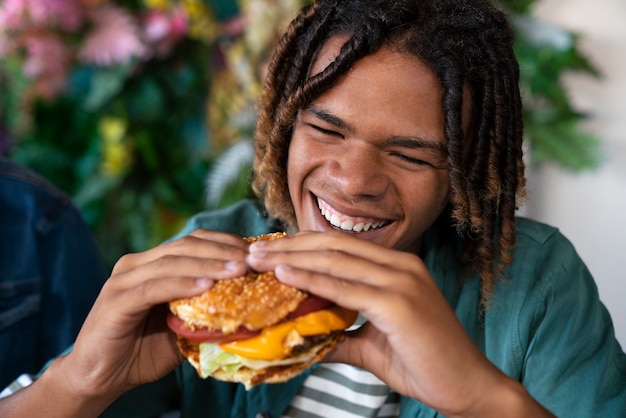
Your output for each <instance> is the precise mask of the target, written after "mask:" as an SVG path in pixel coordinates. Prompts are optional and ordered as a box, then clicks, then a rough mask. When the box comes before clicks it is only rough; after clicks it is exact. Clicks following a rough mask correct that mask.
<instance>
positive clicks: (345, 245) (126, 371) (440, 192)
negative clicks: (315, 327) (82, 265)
mask: <svg viewBox="0 0 626 418" xmlns="http://www.w3.org/2000/svg"><path fill="white" fill-rule="evenodd" d="M340 43H341V39H339V38H336V39H334V40H332V41H331V42H329V43H328V44H327V45H326V46H325V47H324V48H323V50H322V51H321V54H320V56H319V58H318V60H317V62H316V64H315V66H314V67H313V69H312V71H313V72H314V73H315V72H316V71H319V70H320V69H321V68H322V67H323V66H324V65H325V63H326V62H327V61H328V60H330V59H332V57H333V56H334V54H336V53H337V50H338V49H337V48H338V47H339V45H340ZM363 86H367V88H366V89H365V88H363ZM442 120H443V115H442V113H441V88H440V86H439V84H438V82H437V80H436V78H435V76H434V75H433V73H432V72H431V71H430V70H429V68H428V67H426V66H425V65H424V64H423V63H422V62H421V61H419V60H418V59H417V58H415V57H413V56H406V55H400V54H397V53H394V52H392V51H389V50H387V49H382V50H381V51H379V52H377V53H375V54H374V55H372V56H371V57H369V58H365V59H363V60H362V61H360V62H359V63H357V64H356V65H355V66H354V67H353V68H352V69H351V71H350V72H349V73H348V74H347V75H346V77H345V78H344V79H342V80H341V81H340V82H339V84H337V85H336V86H334V87H333V88H332V89H331V90H329V91H328V92H327V93H325V94H324V95H323V96H321V97H319V98H318V99H317V100H315V101H314V102H313V103H312V105H311V106H309V107H307V108H306V109H303V110H302V111H301V112H300V114H299V116H298V119H297V121H296V124H295V126H294V134H293V140H292V144H291V147H290V151H289V163H288V164H289V166H288V173H289V174H288V185H289V191H290V194H291V198H292V201H293V204H294V208H295V212H296V217H297V221H298V227H299V229H300V231H301V232H299V233H297V234H292V235H290V236H289V237H288V238H285V239H282V240H273V241H260V242H257V243H254V244H251V245H249V244H247V243H246V242H245V241H244V240H243V239H242V238H241V237H237V236H234V235H229V234H222V233H217V232H211V231H196V232H194V233H192V234H191V235H189V236H187V237H184V238H181V239H180V240H178V241H174V242H171V243H167V244H164V245H162V246H159V247H156V248H153V249H151V250H148V251H146V252H143V253H138V254H131V255H127V256H125V257H123V258H122V259H121V260H120V261H119V262H118V263H117V265H116V266H115V268H114V271H113V274H112V276H111V278H110V279H109V280H108V281H107V283H106V284H105V286H104V288H103V290H102V292H101V294H100V296H99V297H98V300H97V301H96V303H95V305H94V307H93V310H92V312H91V313H90V315H89V317H88V318H87V320H86V323H85V326H84V327H83V329H82V330H81V333H80V335H79V337H78V339H77V341H76V344H75V347H74V350H73V351H72V352H71V353H70V354H69V355H67V356H66V357H63V358H60V359H58V360H56V361H55V362H54V363H53V364H52V366H51V367H50V368H49V369H48V370H47V371H46V372H45V373H44V374H43V376H42V377H41V378H40V379H39V380H37V381H36V382H35V383H34V384H33V385H31V386H29V387H28V388H26V389H24V390H22V391H19V392H18V393H17V394H15V395H13V396H11V397H9V398H7V399H4V400H3V401H0V415H2V416H6V417H29V418H30V417H33V416H41V415H42V409H45V416H47V417H79V416H80V417H91V416H93V417H95V416H97V415H98V414H99V413H100V412H101V411H102V410H103V409H104V408H105V407H106V406H107V405H108V404H110V403H111V402H112V401H113V400H114V399H116V398H117V397H118V396H119V395H120V394H121V393H123V392H125V391H127V390H128V389H130V388H132V387H135V386H136V385H139V384H141V383H145V382H149V381H152V380H155V379H157V378H159V377H161V376H163V375H165V374H166V373H167V372H168V371H170V370H172V369H173V368H174V367H176V366H177V365H179V364H180V363H181V362H182V358H181V356H180V355H179V354H178V350H177V349H176V347H175V345H174V336H173V334H172V333H171V332H170V331H169V330H168V329H167V328H166V326H165V320H164V316H163V313H164V312H163V306H164V305H163V304H165V303H167V302H168V301H169V300H172V299H175V298H178V297H188V296H192V295H195V294H199V293H201V292H203V291H204V290H206V289H208V288H210V287H211V286H212V284H213V283H214V281H215V280H219V279H222V278H227V277H235V276H239V275H241V274H243V273H244V272H245V271H246V270H247V269H249V268H253V269H257V270H264V269H275V270H276V273H277V276H278V278H279V279H280V280H282V281H283V282H285V283H288V284H291V285H293V286H296V287H300V288H302V289H305V290H307V291H310V292H312V293H314V294H317V295H319V296H322V297H324V298H327V299H329V300H332V301H334V302H336V303H338V304H339V305H342V306H345V307H347V308H351V309H355V310H358V311H360V312H361V313H362V314H363V315H364V316H365V317H366V318H367V319H368V322H367V323H366V324H365V325H364V326H363V327H361V328H360V329H359V330H358V331H356V332H354V333H353V334H351V335H349V336H348V338H346V339H345V341H344V342H343V343H341V344H340V345H339V346H338V348H337V350H335V351H334V352H333V353H331V354H330V355H329V357H328V358H327V361H338V362H344V363H348V364H353V365H356V366H359V367H362V368H365V369H367V370H369V371H371V372H372V373H374V374H376V375H377V376H378V377H379V378H381V379H382V380H384V381H385V382H386V383H387V384H388V385H389V386H390V387H392V388H393V389H395V390H396V391H398V392H399V393H401V394H404V395H407V396H411V397H413V398H416V399H419V400H421V401H423V402H424V403H426V404H428V405H430V406H432V407H433V408H435V409H437V410H439V411H441V412H442V413H444V414H445V415H446V416H449V417H478V416H480V417H492V416H493V417H495V416H497V417H528V416H533V417H542V416H551V415H550V414H549V413H548V412H547V411H545V410H544V409H543V408H542V407H541V406H540V405H539V404H538V403H537V402H535V401H534V400H533V399H532V398H531V397H530V395H529V394H528V393H527V392H526V390H525V389H524V388H523V387H522V385H521V384H519V383H518V382H516V381H514V380H512V379H509V378H508V377H507V376H505V375H504V374H503V373H501V372H500V371H499V370H498V369H497V368H496V367H494V366H493V365H492V364H491V363H490V362H489V361H488V360H487V359H486V358H485V357H484V355H483V354H482V353H481V352H480V350H478V348H477V347H476V346H475V345H474V344H473V342H472V341H471V339H470V338H469V336H468V335H467V334H466V333H465V331H464V329H463V327H462V326H461V324H460V323H459V321H458V320H457V318H456V316H455V314H454V312H453V311H452V309H451V308H450V306H449V305H448V303H447V302H446V300H445V299H444V297H443V295H442V294H441V292H440V291H439V289H438V287H437V286H436V284H435V282H434V281H433V279H432V277H431V276H430V274H429V272H428V271H427V269H426V268H425V266H424V264H423V262H422V260H421V259H420V258H419V255H418V254H419V251H420V248H421V242H422V239H421V237H422V235H423V233H424V231H425V230H426V229H427V228H428V227H429V226H430V224H431V223H432V222H433V221H434V220H435V219H436V218H437V216H438V215H439V213H440V212H441V210H442V209H443V208H444V206H445V205H446V203H447V201H448V196H447V195H448V189H449V186H448V180H447V170H446V166H445V158H444V156H443V155H442V153H441V152H440V149H441V146H442V145H443V141H444V140H443V131H442ZM318 198H319V199H322V200H323V201H324V202H325V203H323V206H324V208H325V210H328V211H329V212H330V213H331V214H335V215H336V216H337V218H339V219H340V220H341V221H349V222H348V224H345V225H348V226H349V224H350V222H352V225H353V226H354V225H357V224H359V223H364V224H366V223H373V224H378V225H379V226H380V228H378V229H375V230H371V231H367V232H360V233H356V232H345V231H339V230H338V229H337V228H336V227H334V226H333V225H332V224H331V223H329V222H328V221H327V220H326V219H325V217H324V216H322V214H321V212H320V209H319V208H318ZM345 225H344V226H345ZM357 229H358V228H357ZM207 272H212V273H211V276H208V277H207V276H206V274H207ZM111 307H115V309H111ZM399 318H401V320H398V319H399ZM485 394H488V396H485ZM41 405H45V408H42V407H41Z"/></svg>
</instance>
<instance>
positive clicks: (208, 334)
mask: <svg viewBox="0 0 626 418" xmlns="http://www.w3.org/2000/svg"><path fill="white" fill-rule="evenodd" d="M167 325H168V326H169V327H170V329H171V330H172V331H174V332H175V333H176V334H178V335H180V336H181V337H184V338H186V339H188V340H189V341H193V342H197V343H219V344H221V343H229V342H233V341H239V340H245V339H248V338H251V337H254V336H255V335H258V334H260V332H261V331H250V330H249V329H248V328H246V327H244V326H241V327H239V329H238V330H237V331H235V332H232V333H229V334H224V333H223V332H222V331H212V330H210V329H208V328H196V329H189V328H187V327H186V326H185V322H184V321H183V320H182V319H180V318H179V317H177V316H176V315H174V314H173V313H172V312H168V314H167Z"/></svg>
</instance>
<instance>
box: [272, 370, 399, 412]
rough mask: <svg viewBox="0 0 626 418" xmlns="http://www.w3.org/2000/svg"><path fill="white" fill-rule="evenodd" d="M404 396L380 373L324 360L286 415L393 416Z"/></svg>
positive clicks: (309, 378)
mask: <svg viewBox="0 0 626 418" xmlns="http://www.w3.org/2000/svg"><path fill="white" fill-rule="evenodd" d="M399 402H400V397H399V396H398V394H397V393H395V392H392V391H391V390H390V389H389V387H388V386H387V385H385V384H384V383H383V382H382V381H381V380H379V379H378V378H377V377H376V376H374V375H373V374H371V373H369V372H368V371H366V370H363V369H359V368H357V367H354V366H350V365H347V364H322V365H321V366H320V367H318V368H317V369H316V370H315V371H314V372H313V373H312V374H311V375H310V376H309V377H308V378H307V379H306V380H305V382H304V385H303V386H302V388H301V389H300V392H299V393H298V395H296V397H295V398H293V400H292V401H291V405H290V407H289V408H288V409H287V411H285V413H284V415H283V416H282V418H328V417H333V418H363V417H371V418H382V417H386V418H391V417H397V416H398V414H399V410H400V403H399Z"/></svg>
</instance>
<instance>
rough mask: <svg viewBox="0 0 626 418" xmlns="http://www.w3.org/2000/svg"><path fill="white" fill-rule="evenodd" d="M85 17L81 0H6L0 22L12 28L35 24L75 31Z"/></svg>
mask: <svg viewBox="0 0 626 418" xmlns="http://www.w3.org/2000/svg"><path fill="white" fill-rule="evenodd" d="M84 18H85V8H84V5H83V3H82V2H80V1H79V0H4V1H3V2H2V5H1V6H0V24H2V26H3V27H5V28H8V29H12V30H24V29H28V28H29V27H31V26H35V27H47V28H59V29H62V30H64V31H66V32H75V31H76V30H78V29H79V28H80V26H81V25H82V24H83V22H84Z"/></svg>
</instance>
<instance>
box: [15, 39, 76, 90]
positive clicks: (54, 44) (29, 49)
mask: <svg viewBox="0 0 626 418" xmlns="http://www.w3.org/2000/svg"><path fill="white" fill-rule="evenodd" d="M24 48H25V50H26V59H25V60H24V64H23V67H22V69H23V71H24V74H25V75H27V76H28V77H30V78H32V79H33V80H34V85H33V89H34V93H35V94H36V95H37V96H40V97H43V98H46V99H52V98H54V97H56V96H57V95H58V94H59V93H60V92H62V91H63V89H64V88H65V85H66V83H67V74H68V72H69V66H70V62H71V57H72V52H71V50H70V49H69V48H68V47H67V45H66V43H65V42H64V41H63V39H61V38H59V37H58V36H57V35H56V34H54V33H51V32H41V31H40V32H36V33H31V34H29V35H28V36H26V37H25V38H24Z"/></svg>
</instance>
